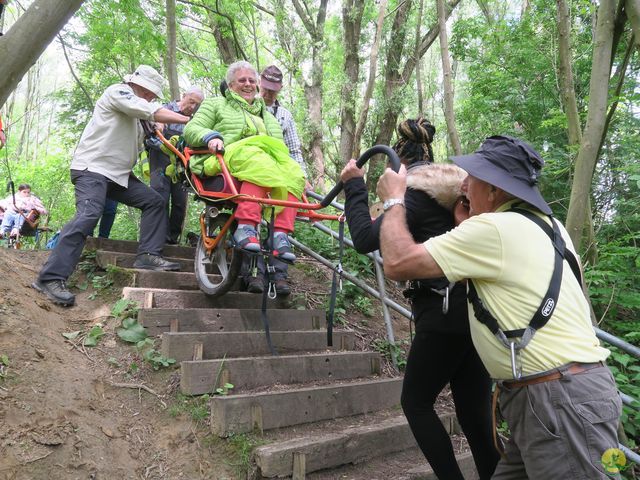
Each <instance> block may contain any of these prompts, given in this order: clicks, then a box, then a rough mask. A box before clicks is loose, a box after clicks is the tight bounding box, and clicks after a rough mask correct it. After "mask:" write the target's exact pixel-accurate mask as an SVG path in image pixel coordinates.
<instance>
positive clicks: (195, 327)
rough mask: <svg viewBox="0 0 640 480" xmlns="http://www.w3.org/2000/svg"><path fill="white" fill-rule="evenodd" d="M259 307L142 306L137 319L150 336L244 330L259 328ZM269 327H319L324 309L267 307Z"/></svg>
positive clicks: (260, 327)
mask: <svg viewBox="0 0 640 480" xmlns="http://www.w3.org/2000/svg"><path fill="white" fill-rule="evenodd" d="M261 315H262V311H261V310H259V309H244V308H242V309H241V308H183V309H175V308H142V309H140V310H139V311H138V321H139V322H140V324H141V325H142V326H144V327H145V328H146V329H147V333H148V334H149V335H151V336H155V335H160V334H162V333H163V332H168V331H170V330H171V325H172V323H173V324H174V327H175V328H176V330H174V331H177V332H244V331H250V330H260V331H262V329H263V328H264V327H263V325H262V317H261ZM267 315H268V317H269V326H270V328H271V329H272V330H274V331H277V330H283V331H284V330H319V329H320V328H321V327H324V326H325V324H326V319H325V315H326V313H325V311H324V310H288V309H270V310H267Z"/></svg>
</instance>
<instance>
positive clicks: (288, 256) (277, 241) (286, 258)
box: [273, 232, 296, 263]
mask: <svg viewBox="0 0 640 480" xmlns="http://www.w3.org/2000/svg"><path fill="white" fill-rule="evenodd" d="M273 256H274V257H276V258H277V259H278V260H282V261H283V262H287V263H293V262H295V261H296V256H295V255H294V254H293V252H292V251H291V243H289V238H288V237H287V234H286V233H284V232H275V233H274V234H273Z"/></svg>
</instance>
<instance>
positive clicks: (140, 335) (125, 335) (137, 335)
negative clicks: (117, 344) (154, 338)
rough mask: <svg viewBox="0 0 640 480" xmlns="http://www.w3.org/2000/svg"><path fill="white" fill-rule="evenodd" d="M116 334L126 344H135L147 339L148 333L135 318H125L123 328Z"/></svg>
mask: <svg viewBox="0 0 640 480" xmlns="http://www.w3.org/2000/svg"><path fill="white" fill-rule="evenodd" d="M116 334H117V335H118V337H120V338H121V339H122V340H124V341H125V342H129V343H135V344H138V342H141V341H143V340H145V339H146V338H147V331H146V330H145V329H144V327H143V326H142V325H140V324H139V323H138V320H136V319H135V318H125V319H124V320H122V327H121V328H118V329H116Z"/></svg>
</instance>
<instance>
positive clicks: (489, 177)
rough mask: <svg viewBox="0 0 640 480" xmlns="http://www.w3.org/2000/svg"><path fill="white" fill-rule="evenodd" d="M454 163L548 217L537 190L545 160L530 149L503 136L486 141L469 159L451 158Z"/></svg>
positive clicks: (523, 143)
mask: <svg viewBox="0 0 640 480" xmlns="http://www.w3.org/2000/svg"><path fill="white" fill-rule="evenodd" d="M451 160H452V161H453V163H455V164H456V165H458V166H459V167H460V168H462V169H463V170H465V171H466V172H467V173H468V174H469V175H472V176H474V177H476V178H478V179H480V180H482V181H484V182H487V183H488V184H490V185H493V186H494V187H498V188H500V189H502V190H504V191H505V192H507V193H510V194H511V195H513V196H514V197H517V198H519V199H521V200H524V201H525V202H527V203H528V204H530V205H533V206H534V207H536V208H537V209H538V210H540V211H541V212H542V213H545V214H547V215H551V214H552V212H551V208H549V205H547V202H546V201H545V200H544V198H542V195H541V194H540V190H538V179H539V177H540V172H541V170H542V167H543V166H544V160H543V159H542V157H541V156H540V154H539V153H538V152H536V151H535V150H534V149H533V147H531V145H529V144H528V143H526V142H523V141H522V140H520V139H518V138H514V137H509V136H506V135H495V136H492V137H488V138H487V139H486V140H485V141H484V142H483V143H482V145H481V146H480V148H479V149H478V150H476V151H475V152H474V153H471V154H469V155H461V156H459V157H452V158H451Z"/></svg>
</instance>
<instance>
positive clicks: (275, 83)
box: [260, 65, 282, 92]
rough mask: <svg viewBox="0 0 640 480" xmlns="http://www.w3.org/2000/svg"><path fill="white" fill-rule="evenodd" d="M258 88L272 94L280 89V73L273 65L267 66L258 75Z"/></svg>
mask: <svg viewBox="0 0 640 480" xmlns="http://www.w3.org/2000/svg"><path fill="white" fill-rule="evenodd" d="M260 86H261V87H263V88H268V89H269V90H273V91H274V92H279V91H280V90H281V89H282V72H281V71H280V69H279V68H278V67H276V66H275V65H269V66H268V67H267V68H265V69H264V70H263V71H262V73H261V74H260Z"/></svg>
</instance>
